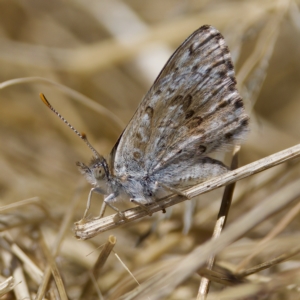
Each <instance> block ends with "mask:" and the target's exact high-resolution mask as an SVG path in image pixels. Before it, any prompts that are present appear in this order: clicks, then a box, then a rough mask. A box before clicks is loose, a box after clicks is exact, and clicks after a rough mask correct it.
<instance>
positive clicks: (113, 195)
mask: <svg viewBox="0 0 300 300" xmlns="http://www.w3.org/2000/svg"><path fill="white" fill-rule="evenodd" d="M117 196H118V195H116V194H114V193H112V194H110V195H108V196H107V197H106V198H105V199H104V201H103V203H102V206H101V210H100V214H99V217H98V218H99V219H101V218H102V217H103V215H104V213H105V209H106V206H109V207H110V208H111V209H113V210H114V211H116V212H117V213H118V215H119V216H120V217H121V218H122V219H124V218H125V216H124V214H123V213H122V212H121V211H120V210H119V209H118V208H117V207H115V206H113V205H112V204H111V203H110V201H112V200H114V199H115V198H116V197H117Z"/></svg>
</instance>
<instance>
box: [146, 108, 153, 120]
mask: <svg viewBox="0 0 300 300" xmlns="http://www.w3.org/2000/svg"><path fill="white" fill-rule="evenodd" d="M146 114H147V115H148V116H149V118H152V116H153V108H152V107H151V106H147V107H146Z"/></svg>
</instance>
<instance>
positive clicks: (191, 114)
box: [185, 110, 195, 119]
mask: <svg viewBox="0 0 300 300" xmlns="http://www.w3.org/2000/svg"><path fill="white" fill-rule="evenodd" d="M194 113H195V112H194V111H193V110H189V111H188V112H187V113H186V115H185V119H189V118H191V117H192V116H193V115H194Z"/></svg>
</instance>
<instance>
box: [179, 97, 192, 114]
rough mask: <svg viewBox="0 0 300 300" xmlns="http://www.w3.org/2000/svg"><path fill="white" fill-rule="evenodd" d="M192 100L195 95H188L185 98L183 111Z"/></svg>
mask: <svg viewBox="0 0 300 300" xmlns="http://www.w3.org/2000/svg"><path fill="white" fill-rule="evenodd" d="M192 100H193V97H192V96H191V95H186V96H185V97H184V99H183V101H182V102H183V105H182V109H183V111H186V110H187V109H188V108H189V107H190V105H191V104H192Z"/></svg>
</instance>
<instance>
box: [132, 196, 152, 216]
mask: <svg viewBox="0 0 300 300" xmlns="http://www.w3.org/2000/svg"><path fill="white" fill-rule="evenodd" d="M130 202H132V203H134V204H136V205H138V206H140V207H141V208H142V209H144V210H145V211H146V212H147V213H148V215H149V216H152V213H151V212H150V210H149V209H148V207H147V206H146V205H144V204H143V203H141V202H140V201H138V200H137V199H133V198H130Z"/></svg>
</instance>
